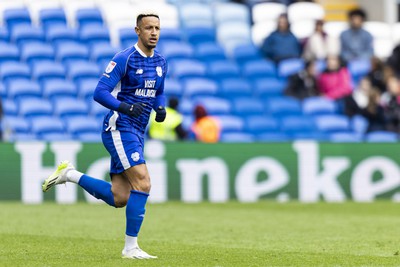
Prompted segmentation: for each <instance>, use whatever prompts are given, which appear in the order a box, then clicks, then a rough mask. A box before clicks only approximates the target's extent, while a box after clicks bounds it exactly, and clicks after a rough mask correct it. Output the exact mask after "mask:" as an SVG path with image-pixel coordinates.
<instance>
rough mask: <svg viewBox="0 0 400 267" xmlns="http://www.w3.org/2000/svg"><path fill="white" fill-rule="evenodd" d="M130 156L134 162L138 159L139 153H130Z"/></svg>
mask: <svg viewBox="0 0 400 267" xmlns="http://www.w3.org/2000/svg"><path fill="white" fill-rule="evenodd" d="M131 158H132V159H133V161H135V162H136V161H138V160H139V159H140V154H139V152H135V153H132V155H131Z"/></svg>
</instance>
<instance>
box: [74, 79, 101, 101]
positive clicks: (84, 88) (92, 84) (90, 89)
mask: <svg viewBox="0 0 400 267" xmlns="http://www.w3.org/2000/svg"><path fill="white" fill-rule="evenodd" d="M98 82H99V79H98V78H97V79H95V78H88V79H80V80H79V82H78V96H79V97H80V98H81V99H85V100H87V101H93V94H94V90H95V89H96V86H97V83H98Z"/></svg>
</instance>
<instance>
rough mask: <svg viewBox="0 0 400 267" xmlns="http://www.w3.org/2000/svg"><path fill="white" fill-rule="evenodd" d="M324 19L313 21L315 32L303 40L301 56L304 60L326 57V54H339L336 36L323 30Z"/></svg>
mask: <svg viewBox="0 0 400 267" xmlns="http://www.w3.org/2000/svg"><path fill="white" fill-rule="evenodd" d="M323 28H324V21H323V20H317V21H316V22H315V32H314V33H313V34H312V35H311V36H310V37H309V38H308V39H307V40H306V41H305V44H304V51H303V58H304V59H305V60H321V59H326V57H327V56H328V55H339V50H340V44H339V40H338V39H337V38H334V37H332V36H328V34H327V33H326V32H324V29H323Z"/></svg>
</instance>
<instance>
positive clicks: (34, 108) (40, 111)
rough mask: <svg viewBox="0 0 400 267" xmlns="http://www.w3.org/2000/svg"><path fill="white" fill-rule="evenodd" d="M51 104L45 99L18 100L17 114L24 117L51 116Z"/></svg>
mask: <svg viewBox="0 0 400 267" xmlns="http://www.w3.org/2000/svg"><path fill="white" fill-rule="evenodd" d="M52 113H53V106H52V105H51V103H50V101H48V100H46V99H40V98H37V99H25V100H21V101H20V102H19V114H20V115H21V116H23V117H25V118H32V117H36V116H51V115H52Z"/></svg>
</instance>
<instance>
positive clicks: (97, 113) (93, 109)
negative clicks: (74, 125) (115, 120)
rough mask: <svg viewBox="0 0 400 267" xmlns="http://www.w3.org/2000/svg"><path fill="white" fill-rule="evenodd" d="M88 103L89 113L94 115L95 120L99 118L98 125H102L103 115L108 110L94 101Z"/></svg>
mask: <svg viewBox="0 0 400 267" xmlns="http://www.w3.org/2000/svg"><path fill="white" fill-rule="evenodd" d="M90 104H91V105H90V112H89V113H90V115H92V116H94V117H95V118H96V119H97V120H100V121H101V124H100V125H102V122H103V118H104V115H105V114H107V113H108V112H109V111H110V110H109V109H107V108H105V107H103V106H102V105H100V104H99V103H97V102H96V101H91V102H90Z"/></svg>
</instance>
